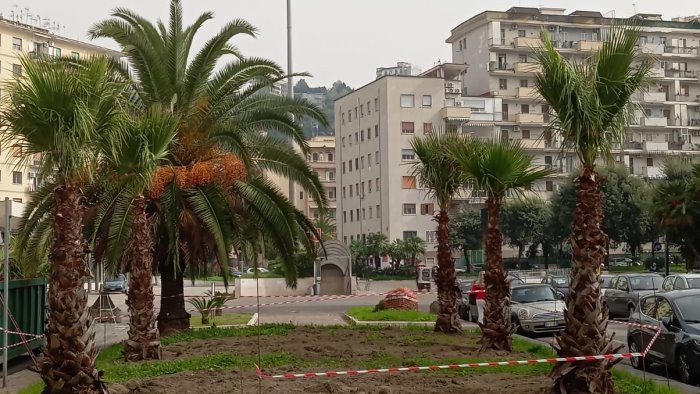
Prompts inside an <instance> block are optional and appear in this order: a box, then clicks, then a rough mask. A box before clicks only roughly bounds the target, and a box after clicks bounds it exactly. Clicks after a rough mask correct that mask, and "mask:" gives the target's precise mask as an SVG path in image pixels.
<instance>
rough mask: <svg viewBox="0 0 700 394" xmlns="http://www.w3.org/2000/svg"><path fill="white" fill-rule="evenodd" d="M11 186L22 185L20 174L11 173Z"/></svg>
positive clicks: (17, 172) (16, 172)
mask: <svg viewBox="0 0 700 394" xmlns="http://www.w3.org/2000/svg"><path fill="white" fill-rule="evenodd" d="M12 184H13V185H21V184H22V173H21V172H19V171H12Z"/></svg>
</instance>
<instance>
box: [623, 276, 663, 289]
mask: <svg viewBox="0 0 700 394" xmlns="http://www.w3.org/2000/svg"><path fill="white" fill-rule="evenodd" d="M662 282H663V278H662V277H660V276H632V277H630V285H631V287H632V290H661V283H662Z"/></svg>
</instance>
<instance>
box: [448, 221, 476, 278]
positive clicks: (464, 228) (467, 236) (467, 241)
mask: <svg viewBox="0 0 700 394" xmlns="http://www.w3.org/2000/svg"><path fill="white" fill-rule="evenodd" d="M450 236H451V237H452V239H451V240H452V245H459V246H461V247H462V252H463V253H464V259H465V260H466V263H467V272H471V271H470V270H471V262H470V261H469V260H468V258H467V251H468V250H477V249H481V248H482V247H483V242H484V229H483V227H482V224H481V215H479V213H478V212H476V211H473V210H469V209H466V208H462V209H460V210H459V212H458V213H457V214H455V215H454V216H453V217H451V218H450Z"/></svg>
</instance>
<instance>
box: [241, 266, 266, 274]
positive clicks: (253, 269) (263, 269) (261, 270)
mask: <svg viewBox="0 0 700 394" xmlns="http://www.w3.org/2000/svg"><path fill="white" fill-rule="evenodd" d="M245 272H246V273H247V274H252V273H253V272H255V268H252V267H251V268H248V269H247V270H246V271H245ZM258 272H261V273H265V272H270V270H268V269H267V268H262V267H259V268H258Z"/></svg>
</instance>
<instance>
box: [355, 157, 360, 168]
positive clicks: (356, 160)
mask: <svg viewBox="0 0 700 394" xmlns="http://www.w3.org/2000/svg"><path fill="white" fill-rule="evenodd" d="M359 163H360V159H358V158H357V157H356V158H355V170H359V169H360V166H359V165H358V164H359Z"/></svg>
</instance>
